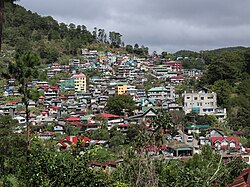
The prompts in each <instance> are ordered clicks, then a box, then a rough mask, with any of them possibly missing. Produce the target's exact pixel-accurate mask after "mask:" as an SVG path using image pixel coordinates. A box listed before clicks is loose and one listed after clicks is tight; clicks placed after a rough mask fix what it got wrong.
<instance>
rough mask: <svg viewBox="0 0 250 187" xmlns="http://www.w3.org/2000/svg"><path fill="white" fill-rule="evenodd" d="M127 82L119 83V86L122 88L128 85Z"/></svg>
mask: <svg viewBox="0 0 250 187" xmlns="http://www.w3.org/2000/svg"><path fill="white" fill-rule="evenodd" d="M127 84H128V83H127V82H118V83H117V85H119V86H122V85H127Z"/></svg>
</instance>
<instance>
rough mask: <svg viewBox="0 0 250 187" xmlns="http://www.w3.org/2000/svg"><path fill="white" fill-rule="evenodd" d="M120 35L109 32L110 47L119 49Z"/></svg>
mask: <svg viewBox="0 0 250 187" xmlns="http://www.w3.org/2000/svg"><path fill="white" fill-rule="evenodd" d="M121 37H122V35H121V34H120V33H119V32H114V31H113V32H109V40H110V44H111V46H112V47H120V45H121V43H122V40H121Z"/></svg>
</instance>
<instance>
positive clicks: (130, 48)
mask: <svg viewBox="0 0 250 187" xmlns="http://www.w3.org/2000/svg"><path fill="white" fill-rule="evenodd" d="M126 51H127V52H128V53H133V46H132V45H126Z"/></svg>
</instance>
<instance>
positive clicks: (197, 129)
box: [185, 124, 210, 134]
mask: <svg viewBox="0 0 250 187" xmlns="http://www.w3.org/2000/svg"><path fill="white" fill-rule="evenodd" d="M209 127H210V126H209V125H195V124H190V125H187V126H185V131H187V133H188V134H193V133H197V134H200V133H201V131H205V130H207V129H208V128H209Z"/></svg>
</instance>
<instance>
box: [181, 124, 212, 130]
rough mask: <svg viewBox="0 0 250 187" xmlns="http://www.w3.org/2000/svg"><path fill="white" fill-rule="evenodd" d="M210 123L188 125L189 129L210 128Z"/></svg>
mask: <svg viewBox="0 0 250 187" xmlns="http://www.w3.org/2000/svg"><path fill="white" fill-rule="evenodd" d="M209 127H210V126H209V125H188V126H186V128H187V129H208V128H209Z"/></svg>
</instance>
